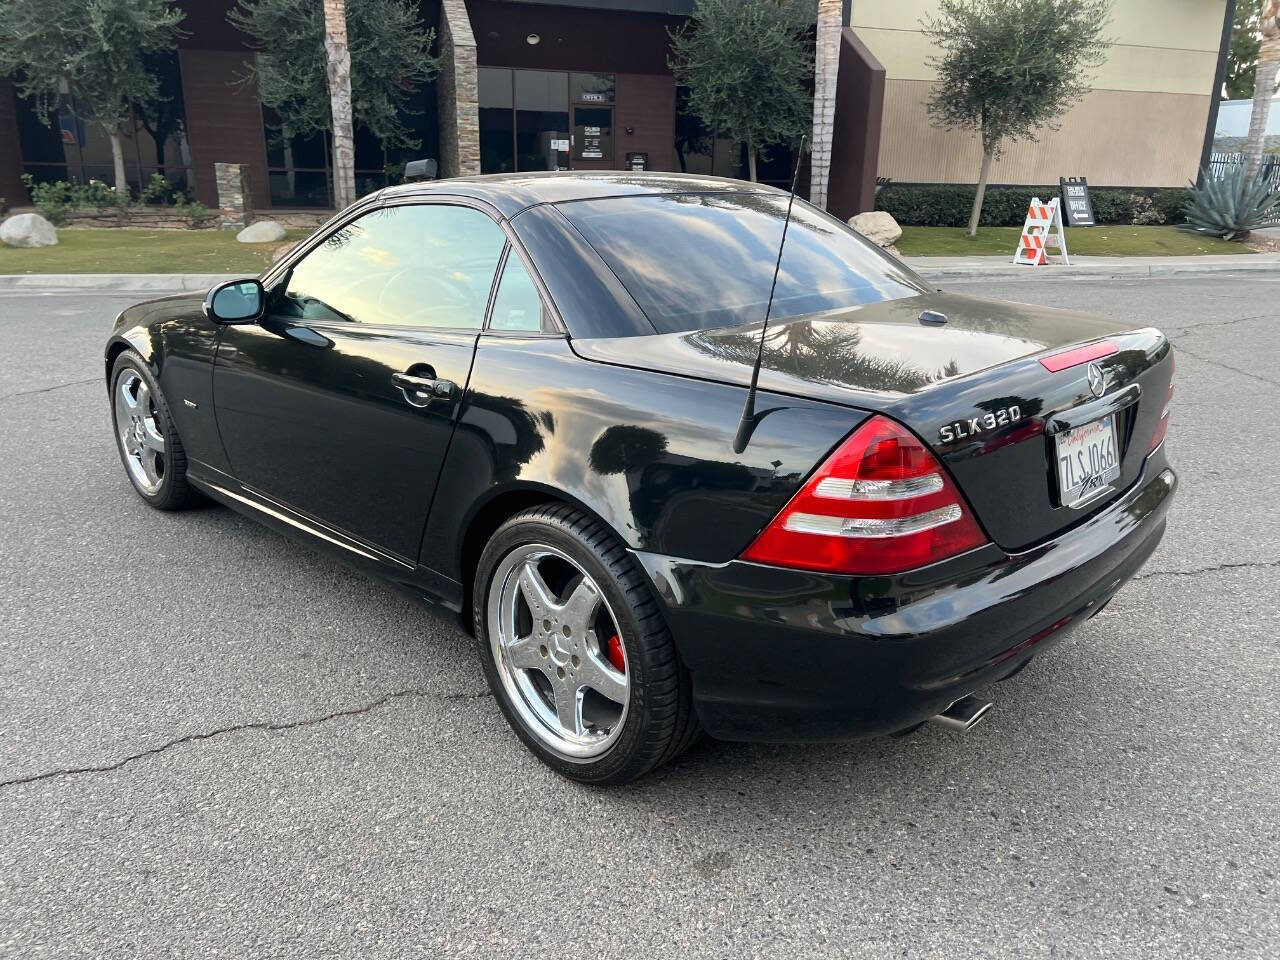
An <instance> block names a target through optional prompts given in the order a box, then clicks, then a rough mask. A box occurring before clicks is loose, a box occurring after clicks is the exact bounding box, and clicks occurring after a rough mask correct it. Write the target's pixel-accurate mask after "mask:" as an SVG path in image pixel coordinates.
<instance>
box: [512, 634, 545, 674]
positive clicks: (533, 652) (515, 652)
mask: <svg viewBox="0 0 1280 960" xmlns="http://www.w3.org/2000/svg"><path fill="white" fill-rule="evenodd" d="M540 646H542V638H541V637H540V635H539V633H538V631H536V630H535V631H534V632H533V633H531V634H530V635H529V636H527V637H521V638H520V639H518V640H513V641H512V642H511V643H509V644H508V645H507V657H508V658H509V659H510V661H511V665H512V666H513V667H519V668H520V669H521V670H541V671H543V672H544V673H545V672H546V669H547V660H546V658H545V657H544V656H542V654H541V653H540V652H539V651H538V648H539V647H540Z"/></svg>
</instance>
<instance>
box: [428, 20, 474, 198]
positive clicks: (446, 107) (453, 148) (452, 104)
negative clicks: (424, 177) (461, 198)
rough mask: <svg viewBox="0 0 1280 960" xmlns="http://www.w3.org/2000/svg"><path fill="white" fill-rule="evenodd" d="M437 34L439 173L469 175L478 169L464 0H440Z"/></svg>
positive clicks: (470, 42)
mask: <svg viewBox="0 0 1280 960" xmlns="http://www.w3.org/2000/svg"><path fill="white" fill-rule="evenodd" d="M439 34H440V73H439V75H438V76H437V77H436V95H437V97H438V99H439V104H440V176H442V177H467V176H473V175H475V174H477V173H479V172H480V99H479V94H478V92H477V86H478V83H479V74H478V71H477V69H476V38H475V35H474V34H473V33H472V32H471V20H470V18H469V17H468V16H467V5H466V3H465V0H441V3H440V30H439Z"/></svg>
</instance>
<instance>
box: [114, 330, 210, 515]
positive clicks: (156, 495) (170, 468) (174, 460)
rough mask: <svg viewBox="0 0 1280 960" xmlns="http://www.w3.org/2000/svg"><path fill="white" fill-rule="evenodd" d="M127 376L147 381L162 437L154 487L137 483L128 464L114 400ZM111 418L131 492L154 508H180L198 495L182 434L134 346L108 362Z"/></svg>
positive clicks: (158, 387) (157, 384) (153, 378)
mask: <svg viewBox="0 0 1280 960" xmlns="http://www.w3.org/2000/svg"><path fill="white" fill-rule="evenodd" d="M126 377H137V378H138V379H140V380H141V381H142V382H143V383H145V384H146V386H147V390H148V391H149V392H150V402H151V409H152V412H153V420H154V423H155V425H156V427H157V428H158V430H159V432H160V433H161V434H162V436H163V440H164V452H163V455H162V461H161V462H162V465H163V472H162V474H161V475H160V479H159V484H158V486H157V488H156V489H155V490H154V491H148V490H147V489H145V488H144V487H143V486H141V485H140V483H139V481H138V479H137V478H136V477H135V476H134V473H133V470H132V468H131V467H130V462H129V454H128V452H127V451H126V449H125V443H124V440H123V439H122V437H121V431H120V429H119V426H118V420H117V404H119V403H121V402H122V400H121V398H120V383H121V380H123V379H125V378H126ZM111 422H112V434H113V435H114V436H115V439H116V452H117V453H119V454H120V462H121V464H122V465H123V466H124V468H125V471H124V472H125V476H126V477H127V478H128V479H129V485H130V486H132V487H133V489H134V492H135V493H137V494H138V496H140V497H141V498H142V499H143V500H145V501H146V502H147V503H148V504H149V505H150V506H153V507H155V508H156V509H157V510H182V509H185V508H186V507H189V506H191V505H192V504H193V503H194V502H196V501H197V500H198V499H199V494H198V493H197V492H196V491H195V490H194V489H193V488H192V487H191V485H190V484H189V483H188V482H187V454H186V451H185V450H184V449H183V447H182V438H181V437H179V436H178V430H177V428H176V427H175V426H174V424H173V417H172V415H171V414H170V413H169V404H168V402H167V401H166V400H165V397H164V394H163V393H162V392H161V390H160V384H159V382H157V380H156V378H155V376H154V375H152V373H151V371H150V369H148V367H147V363H146V361H145V360H143V359H142V357H141V356H139V355H138V353H136V352H135V351H133V350H125V351H124V352H123V353H121V354H120V355H119V356H118V357H116V360H115V363H114V364H112V366H111Z"/></svg>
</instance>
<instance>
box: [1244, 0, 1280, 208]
mask: <svg viewBox="0 0 1280 960" xmlns="http://www.w3.org/2000/svg"><path fill="white" fill-rule="evenodd" d="M1262 4H1263V5H1262V18H1261V20H1260V21H1259V23H1258V27H1259V29H1260V30H1261V31H1262V43H1261V44H1260V45H1259V47H1258V68H1257V71H1256V72H1255V74H1254V78H1253V112H1252V114H1250V116H1249V141H1248V143H1247V145H1246V146H1245V151H1244V152H1245V178H1244V179H1245V183H1250V182H1252V180H1253V177H1254V175H1255V174H1256V173H1257V172H1258V167H1260V166H1261V165H1262V152H1263V149H1264V147H1265V146H1266V142H1267V117H1268V115H1269V114H1270V112H1271V101H1272V99H1273V98H1274V97H1275V95H1276V74H1277V72H1280V0H1262Z"/></svg>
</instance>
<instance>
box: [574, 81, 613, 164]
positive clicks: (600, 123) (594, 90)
mask: <svg viewBox="0 0 1280 960" xmlns="http://www.w3.org/2000/svg"><path fill="white" fill-rule="evenodd" d="M569 96H570V98H571V99H572V101H573V159H574V161H575V164H576V163H577V162H578V161H581V162H582V164H583V166H585V167H588V168H592V167H611V166H613V103H614V101H615V99H616V96H617V78H616V77H615V76H614V75H613V74H611V73H571V74H570V75H569Z"/></svg>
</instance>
